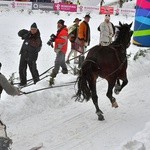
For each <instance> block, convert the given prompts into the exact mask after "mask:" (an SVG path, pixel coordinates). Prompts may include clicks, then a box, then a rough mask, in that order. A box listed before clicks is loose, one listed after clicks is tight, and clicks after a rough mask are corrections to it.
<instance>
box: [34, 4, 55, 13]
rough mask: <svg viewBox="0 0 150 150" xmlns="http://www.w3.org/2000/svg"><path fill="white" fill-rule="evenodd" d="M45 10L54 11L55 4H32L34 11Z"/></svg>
mask: <svg viewBox="0 0 150 150" xmlns="http://www.w3.org/2000/svg"><path fill="white" fill-rule="evenodd" d="M38 9H40V10H44V11H53V10H54V3H35V2H33V3H32V10H38Z"/></svg>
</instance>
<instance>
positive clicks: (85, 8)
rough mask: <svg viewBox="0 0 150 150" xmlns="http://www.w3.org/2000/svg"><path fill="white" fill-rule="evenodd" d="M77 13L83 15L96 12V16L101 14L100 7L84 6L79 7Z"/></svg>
mask: <svg viewBox="0 0 150 150" xmlns="http://www.w3.org/2000/svg"><path fill="white" fill-rule="evenodd" d="M77 12H78V13H82V12H89V13H91V12H94V13H96V14H99V6H82V5H79V6H78V8H77Z"/></svg>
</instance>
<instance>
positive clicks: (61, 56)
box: [49, 19, 68, 85]
mask: <svg viewBox="0 0 150 150" xmlns="http://www.w3.org/2000/svg"><path fill="white" fill-rule="evenodd" d="M64 23H65V21H64V20H62V19H60V20H59V21H58V22H57V29H58V30H57V34H56V36H55V38H53V40H52V41H53V42H55V46H54V51H55V52H56V59H55V66H54V69H53V70H52V73H51V74H50V76H51V78H50V81H49V85H52V84H54V78H55V77H56V75H57V74H58V72H59V69H60V67H61V68H62V73H63V74H68V69H67V66H66V64H65V54H66V52H67V46H68V29H67V26H66V25H64Z"/></svg>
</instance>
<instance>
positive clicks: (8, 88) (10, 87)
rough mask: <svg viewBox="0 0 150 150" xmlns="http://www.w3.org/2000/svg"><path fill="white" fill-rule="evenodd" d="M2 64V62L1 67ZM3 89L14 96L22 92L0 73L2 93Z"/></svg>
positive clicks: (0, 90)
mask: <svg viewBox="0 0 150 150" xmlns="http://www.w3.org/2000/svg"><path fill="white" fill-rule="evenodd" d="M1 66H2V64H1V63H0V69H1ZM3 89H4V90H5V92H6V93H7V94H8V95H12V96H15V95H20V94H21V93H22V92H21V91H19V89H18V88H16V87H15V86H13V85H11V84H10V83H9V82H8V80H7V79H6V77H5V76H4V75H3V74H2V73H0V95H1V93H2V91H3Z"/></svg>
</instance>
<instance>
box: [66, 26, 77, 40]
mask: <svg viewBox="0 0 150 150" xmlns="http://www.w3.org/2000/svg"><path fill="white" fill-rule="evenodd" d="M76 29H77V27H76V26H75V25H72V26H70V27H68V39H69V41H70V42H75V39H76V34H77V31H76Z"/></svg>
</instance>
